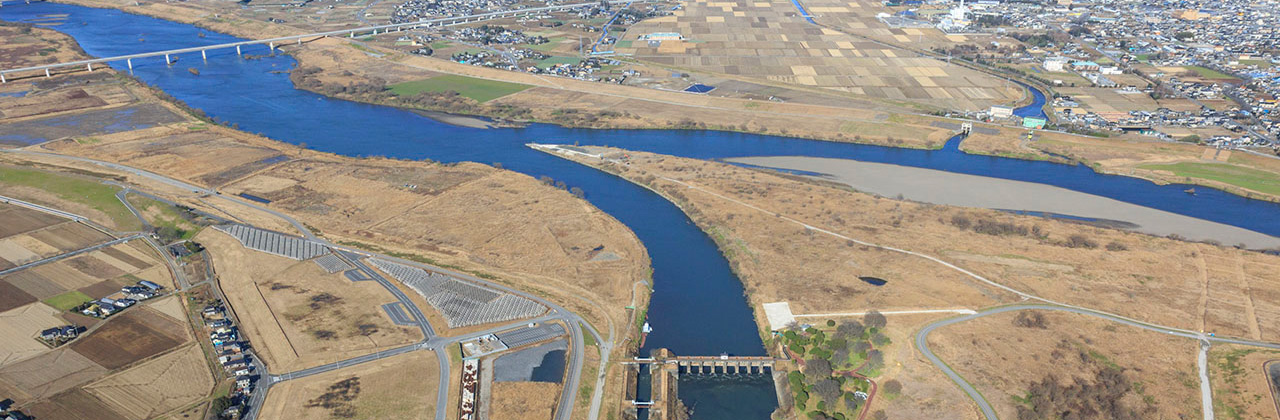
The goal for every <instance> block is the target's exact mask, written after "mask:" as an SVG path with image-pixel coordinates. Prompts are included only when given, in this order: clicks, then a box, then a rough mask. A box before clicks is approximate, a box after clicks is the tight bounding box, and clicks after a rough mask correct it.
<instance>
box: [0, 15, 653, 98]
mask: <svg viewBox="0 0 1280 420" xmlns="http://www.w3.org/2000/svg"><path fill="white" fill-rule="evenodd" d="M647 1H649V0H637V1H636V3H644V2H647ZM27 3H30V0H27ZM605 3H606V4H612V3H621V1H613V2H610V1H605ZM0 4H2V2H0ZM599 4H600V2H589V3H574V4H562V5H556V6H547V7H534V8H528V9H520V10H508V11H501V12H489V13H478V14H474V15H466V16H450V17H443V18H437V19H425V20H419V21H416V22H406V23H393V24H387V25H375V26H365V27H360V28H353V29H340V30H336V31H327V32H316V33H310V34H304V35H291V36H283V37H278V38H268V39H256V40H248V41H240V42H229V43H225V44H214V45H204V46H199V47H190V48H178V49H173V50H166V51H153V52H147V53H139V54H129V55H120V56H115V57H103V58H94V59H89V60H79V61H70V62H66V63H55V64H45V65H41V66H31V67H23V68H16V69H7V70H0V83H8V77H6V75H12V74H14V73H27V72H39V71H44V76H45V77H51V76H52V74H51V73H50V71H51V70H53V69H59V68H68V67H72V68H79V67H84V68H86V69H87V70H89V71H93V66H94V64H102V63H109V62H117V61H124V62H125V64H126V65H127V66H128V67H129V69H130V70H132V69H133V60H134V59H135V58H149V57H161V56H163V57H164V62H165V64H172V63H173V59H172V57H173V56H176V55H178V54H190V53H197V52H198V53H200V57H201V58H202V59H208V58H209V56H208V51H210V50H220V49H227V48H235V50H236V55H243V53H242V52H241V48H242V47H246V46H255V45H266V46H267V48H268V50H269V51H272V52H274V51H275V49H276V46H277V45H283V44H287V43H291V42H293V43H297V44H302V41H303V40H304V39H318V38H324V37H331V36H345V37H348V38H355V37H356V36H357V35H360V36H364V35H366V34H368V35H377V34H379V33H387V32H393V31H395V32H400V31H404V30H414V29H420V28H440V27H445V26H453V25H462V24H466V23H474V22H480V21H485V20H492V19H502V18H510V17H519V16H528V15H536V14H540V13H546V12H557V11H563V10H572V9H577V8H583V7H592V6H597V5H599Z"/></svg>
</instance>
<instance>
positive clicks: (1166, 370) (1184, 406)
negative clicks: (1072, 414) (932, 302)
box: [929, 311, 1200, 419]
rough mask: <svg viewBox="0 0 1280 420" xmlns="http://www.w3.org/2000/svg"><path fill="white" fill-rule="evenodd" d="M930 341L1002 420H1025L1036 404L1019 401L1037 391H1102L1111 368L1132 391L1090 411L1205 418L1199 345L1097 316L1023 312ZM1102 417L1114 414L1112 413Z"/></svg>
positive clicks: (940, 333)
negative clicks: (1076, 386) (1022, 413)
mask: <svg viewBox="0 0 1280 420" xmlns="http://www.w3.org/2000/svg"><path fill="white" fill-rule="evenodd" d="M1010 331H1012V332H1013V333H1008V332H1010ZM993 332H1003V333H993ZM929 341H930V344H931V346H930V348H932V349H933V350H934V351H935V352H936V353H937V354H938V356H939V357H941V358H942V359H943V360H945V361H946V362H947V364H948V365H949V366H951V368H953V369H955V370H956V372H958V373H959V374H960V375H961V376H962V377H964V378H965V380H966V381H968V382H969V383H970V384H972V385H974V386H975V387H977V388H978V390H979V391H980V392H982V395H983V396H984V397H986V399H987V401H988V402H990V403H991V404H992V406H993V407H995V408H996V412H997V413H998V414H999V415H1000V417H1001V418H1009V419H1014V418H1022V417H1019V413H1018V411H1019V410H1018V408H1019V406H1022V408H1030V405H1031V404H1029V403H1027V402H1022V401H1019V399H1026V398H1027V396H1028V395H1029V394H1031V393H1032V391H1030V390H1031V389H1032V387H1033V384H1037V383H1040V382H1042V381H1045V380H1049V381H1052V382H1054V383H1058V384H1061V385H1063V386H1067V385H1071V384H1073V383H1074V382H1075V381H1076V380H1077V379H1079V380H1082V381H1083V383H1085V384H1090V385H1098V384H1099V383H1100V382H1101V380H1100V378H1099V375H1098V373H1099V371H1100V370H1104V369H1106V368H1113V369H1116V370H1118V371H1120V372H1121V373H1122V378H1123V381H1124V382H1126V383H1127V384H1128V389H1124V390H1118V391H1116V392H1114V393H1112V394H1109V395H1105V396H1104V397H1106V398H1111V399H1110V400H1107V399H1099V400H1098V401H1083V405H1090V404H1095V406H1096V407H1102V406H1105V405H1106V404H1109V403H1115V404H1116V405H1117V406H1118V407H1119V409H1120V410H1121V411H1130V410H1131V411H1135V412H1139V413H1141V414H1142V416H1141V418H1165V419H1172V418H1196V417H1198V416H1197V415H1196V413H1198V412H1199V410H1200V400H1199V396H1200V381H1199V378H1198V376H1197V375H1198V373H1197V371H1196V350H1197V346H1198V345H1199V343H1197V342H1195V341H1194V340H1189V339H1185V338H1182V337H1174V336H1171V335H1168V334H1163V333H1157V332H1152V331H1145V330H1140V329H1137V328H1134V327H1129V326H1124V325H1119V324H1114V323H1111V322H1110V321H1105V320H1100V319H1098V318H1094V317H1091V316H1085V315H1079V314H1072V313H1066V312H1058V311H1022V312H1016V313H1015V312H1008V313H1003V314H997V315H991V316H987V317H983V318H979V319H975V320H972V321H969V322H965V323H961V324H956V325H951V326H948V327H945V328H943V329H939V330H937V331H935V332H934V333H933V334H931V335H930V336H929ZM1043 389H1047V388H1043ZM1064 399H1065V398H1064ZM1080 402H1081V401H1076V403H1080ZM1100 415H1103V416H1109V417H1110V416H1113V415H1114V413H1109V412H1106V411H1105V408H1104V412H1103V413H1100ZM1111 418H1116V417H1111Z"/></svg>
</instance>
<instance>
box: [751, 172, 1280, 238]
mask: <svg viewBox="0 0 1280 420" xmlns="http://www.w3.org/2000/svg"><path fill="white" fill-rule="evenodd" d="M727 161H730V162H736V163H744V164H748V165H756V166H763V167H770V168H779V169H789V170H797V171H807V172H817V173H822V174H828V175H829V177H828V179H830V180H833V181H837V182H841V183H844V184H848V185H849V186H851V187H853V188H855V189H857V190H859V191H864V192H868V193H874V194H879V195H882V196H886V197H896V196H898V195H899V194H901V195H902V197H903V198H906V199H910V200H915V201H921V202H926V203H934V204H946V205H953V206H965V207H982V208H989V209H1001V210H1026V211H1036V212H1050V213H1057V214H1063V215H1070V216H1078V217H1088V218H1097V219H1107V220H1118V221H1123V222H1129V223H1133V224H1135V225H1137V227H1135V228H1134V229H1133V230H1135V231H1138V232H1143V233H1149V234H1153V235H1160V236H1166V235H1169V234H1178V235H1182V236H1184V237H1186V238H1190V239H1193V240H1215V241H1218V242H1221V243H1223V244H1229V245H1234V244H1241V243H1242V244H1245V245H1247V246H1248V247H1250V248H1274V247H1280V238H1277V237H1274V236H1270V235H1266V234H1262V233H1258V232H1254V231H1251V230H1247V229H1241V228H1238V227H1235V226H1229V225H1225V224H1222V223H1217V222H1210V221H1207V220H1201V219H1196V218H1193V217H1188V216H1183V215H1179V214H1175V213H1170V212H1167V211H1163V210H1157V209H1153V208H1150V207H1143V206H1139V205H1135V204H1129V203H1125V202H1122V201H1118V200H1113V199H1110V198H1106V197H1100V196H1096V195H1092V194H1085V193H1081V192H1076V191H1071V190H1068V189H1065V188H1059V187H1054V186H1050V185H1044V184H1036V183H1031V182H1022V181H1010V180H1006V179H999V178H990V177H985V176H975V175H965V174H957V173H951V172H945V171H938V170H933V169H922V168H913V167H908V166H898V165H889V164H883V163H869V162H859V161H856V160H848V159H829V158H811V157H798V156H776V157H748V158H736V159H727Z"/></svg>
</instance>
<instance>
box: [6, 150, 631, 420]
mask: <svg viewBox="0 0 1280 420" xmlns="http://www.w3.org/2000/svg"><path fill="white" fill-rule="evenodd" d="M0 152H3V153H15V154H23V155H33V156H41V157H46V158H53V159H65V160H71V161H76V162H82V163H89V164H93V165H97V166H101V167H105V168H109V169H113V170H116V171H120V172H125V173H129V174H132V175H136V176H139V177H143V178H146V179H149V180H153V181H156V182H160V183H163V184H166V185H169V186H173V187H177V188H180V189H183V190H186V191H191V192H192V193H193V194H196V195H198V196H202V197H203V196H208V197H216V198H219V199H222V200H225V201H227V202H230V203H232V204H236V205H240V206H245V207H249V208H253V209H255V210H259V211H262V212H265V213H268V214H271V215H272V216H275V217H278V218H280V219H282V220H285V221H286V222H288V223H289V224H291V225H293V227H294V228H295V229H297V230H298V232H300V233H301V234H302V236H303V237H304V238H307V239H310V240H313V241H316V242H319V243H322V244H324V245H326V246H328V247H329V248H331V249H333V250H338V251H342V252H338V253H337V254H338V255H339V256H341V257H342V258H343V259H346V260H348V261H350V262H351V263H352V264H353V265H355V266H356V267H357V268H359V269H360V270H361V271H363V272H364V273H365V274H367V275H369V276H370V277H372V278H373V279H375V280H377V281H378V282H379V284H381V285H382V286H383V287H384V288H386V289H387V290H388V291H389V292H391V294H392V295H394V296H395V297H396V298H397V299H399V300H400V301H401V302H403V303H405V305H404V306H405V307H406V308H408V309H409V311H410V314H411V315H412V316H413V318H414V319H415V320H416V321H418V322H419V325H420V327H421V328H422V330H423V336H424V339H423V341H422V342H420V343H418V344H415V345H411V346H408V347H406V348H408V349H407V350H404V351H406V352H407V351H412V350H416V349H426V350H432V351H435V352H436V360H437V361H439V364H440V372H441V375H440V385H439V388H438V393H437V405H436V407H437V410H436V420H445V417H446V413H447V411H448V405H449V404H448V401H449V396H450V394H451V393H450V390H449V369H450V368H449V355H448V353H447V352H446V349H447V348H448V346H449V345H453V344H456V343H458V342H460V341H463V340H466V339H470V338H474V337H479V336H481V335H484V334H483V333H473V334H466V335H461V336H457V337H450V338H443V337H436V335H435V331H434V329H432V328H431V325H430V324H429V323H428V322H427V320H426V317H425V316H424V315H423V314H422V312H421V311H420V310H419V309H418V308H417V305H415V304H413V303H412V301H410V300H409V299H408V297H407V296H405V294H404V293H403V292H401V291H400V289H399V288H397V287H395V285H394V284H393V283H391V282H390V280H387V279H386V278H384V277H382V276H381V275H379V274H378V273H377V272H376V271H375V270H372V269H370V268H369V267H368V266H367V265H365V264H364V263H363V262H362V261H361V260H360V259H359V258H351V257H350V256H351V255H352V254H356V255H365V256H370V257H377V258H381V259H386V260H390V261H395V262H397V263H401V264H406V265H410V266H414V267H419V268H426V269H430V270H432V271H436V272H439V273H442V274H446V275H450V276H453V277H456V278H459V279H463V280H467V281H471V282H474V283H477V284H481V285H484V286H486V287H489V288H492V289H496V290H501V291H504V292H507V293H512V294H515V295H518V296H522V297H525V298H528V299H532V300H533V301H535V302H538V303H540V304H542V305H545V306H546V307H548V308H550V314H549V315H544V316H543V317H540V318H535V319H533V320H524V321H520V322H519V323H516V324H511V325H507V326H503V327H498V328H496V329H492V330H486V331H491V332H492V331H502V330H503V329H510V328H512V327H514V326H517V325H522V324H526V323H529V322H543V321H546V320H552V319H559V320H561V321H563V322H564V323H565V326H566V329H567V330H568V333H569V336H570V340H571V343H572V344H571V347H570V351H569V356H570V360H569V373H568V375H567V376H566V378H565V382H564V387H563V391H562V392H561V395H560V400H559V403H558V405H557V409H556V411H555V413H556V420H569V419H570V417H571V415H572V413H573V407H574V403H575V401H576V397H577V395H578V393H577V392H576V390H577V389H578V387H579V382H580V379H581V378H580V377H581V376H582V363H583V355H584V354H585V353H586V352H585V348H584V346H585V343H584V341H585V340H583V336H582V331H583V330H584V329H585V330H586V331H587V332H588V333H590V334H591V335H592V337H593V338H595V341H596V343H598V345H599V346H600V354H601V358H600V371H601V372H604V371H605V367H606V364H607V362H608V355H609V354H610V352H611V351H612V348H613V343H612V342H611V341H605V340H604V339H603V338H602V337H601V336H600V333H599V332H598V331H596V330H595V328H594V327H592V326H591V324H589V323H587V322H585V321H584V320H583V319H582V317H580V316H578V315H577V314H575V313H573V312H571V311H569V310H568V309H565V308H564V307H562V306H560V305H557V304H555V303H553V302H551V301H548V300H546V299H543V298H541V297H538V296H535V295H533V294H530V293H526V292H523V291H520V290H516V289H514V288H511V287H508V286H505V285H501V284H497V283H494V282H491V281H488V280H484V279H481V278H478V277H475V276H472V275H469V274H466V273H461V272H457V271H454V270H449V269H445V268H442V267H436V266H431V265H427V264H422V263H419V262H416V261H409V260H405V259H401V258H395V257H392V256H388V255H382V254H379V253H371V252H369V251H365V250H361V249H354V248H350V247H345V246H341V245H337V244H333V243H331V242H329V241H327V240H325V239H323V238H319V237H317V236H316V235H315V234H313V233H312V232H311V231H310V229H308V228H307V227H306V225H304V224H302V223H301V222H299V221H297V220H295V219H294V218H293V217H290V216H288V215H286V214H284V213H281V212H278V211H275V210H272V209H270V208H266V207H263V206H260V205H257V204H255V203H251V202H248V201H245V200H239V199H235V198H232V197H229V196H225V195H221V194H219V193H218V192H217V191H216V190H215V189H212V188H205V187H201V186H198V185H194V184H191V183H188V182H185V181H182V180H178V179H174V178H170V177H167V176H164V175H160V174H157V173H154V172H150V171H147V170H143V169H138V168H134V167H131V166H126V165H121V164H118V163H113V162H106V161H101V160H97V159H90V158H83V157H78V156H66V155H59V154H54V153H45V152H37V151H31V150H15V149H5V150H0ZM24 203H25V202H24ZM49 210H50V211H57V210H53V209H49ZM72 216H74V215H72ZM491 332H490V333H491ZM612 338H613V337H612V336H610V340H612ZM410 347H411V348H410ZM397 354H399V353H397ZM367 356H370V355H366V356H361V357H357V358H354V359H349V360H345V361H341V362H337V363H333V364H331V365H327V366H328V370H334V369H337V368H338V365H339V364H341V366H342V367H346V366H351V365H353V364H358V363H363V362H367V361H371V360H377V359H380V358H385V357H388V355H387V354H383V355H381V356H378V355H377V354H376V353H375V354H374V355H372V356H374V357H372V358H366V357H367ZM357 359H360V361H357ZM254 360H255V365H256V366H257V367H258V369H259V370H258V372H260V377H264V378H265V377H270V378H273V379H274V378H280V377H281V376H270V375H269V373H268V371H267V370H266V366H263V365H261V364H260V363H257V358H254ZM320 368H324V367H317V368H316V369H320ZM325 371H327V370H325ZM297 373H298V372H294V374H297ZM316 373H321V371H316V372H311V373H309V375H313V374H316ZM285 375H289V374H285ZM282 380H287V379H282ZM274 382H278V381H275V380H259V386H257V387H256V389H255V390H254V395H253V396H252V397H251V399H250V401H251V402H256V403H257V404H258V405H255V406H251V407H250V410H249V411H248V412H247V413H246V415H245V418H246V419H250V420H252V419H253V418H254V417H253V416H255V415H256V414H257V409H256V407H259V406H260V405H261V402H262V401H263V400H265V398H266V393H267V390H268V388H270V386H271V384H272V383H274ZM603 387H604V375H603V374H601V375H600V376H599V377H598V378H597V381H596V392H595V393H593V394H592V403H591V406H590V407H591V413H590V418H591V419H597V418H598V414H599V410H600V406H601V400H602V398H603V395H602V392H601V390H602V389H603Z"/></svg>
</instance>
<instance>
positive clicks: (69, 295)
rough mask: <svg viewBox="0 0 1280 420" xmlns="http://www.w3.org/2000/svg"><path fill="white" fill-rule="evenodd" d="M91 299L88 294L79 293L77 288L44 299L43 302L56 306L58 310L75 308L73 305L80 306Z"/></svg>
mask: <svg viewBox="0 0 1280 420" xmlns="http://www.w3.org/2000/svg"><path fill="white" fill-rule="evenodd" d="M91 300H93V298H91V297H89V295H86V294H84V293H81V292H80V291H78V290H72V291H69V292H66V293H63V294H60V295H57V296H54V297H51V298H48V299H45V300H44V303H47V304H49V306H52V307H55V308H58V310H60V311H70V310H72V309H75V307H77V306H80V304H82V303H85V302H88V301H91Z"/></svg>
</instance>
